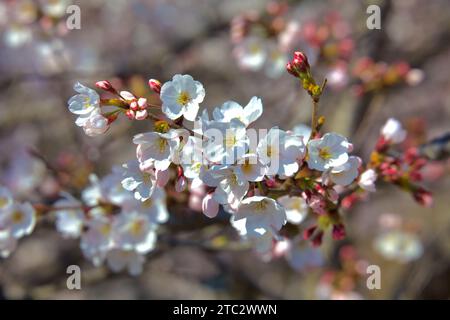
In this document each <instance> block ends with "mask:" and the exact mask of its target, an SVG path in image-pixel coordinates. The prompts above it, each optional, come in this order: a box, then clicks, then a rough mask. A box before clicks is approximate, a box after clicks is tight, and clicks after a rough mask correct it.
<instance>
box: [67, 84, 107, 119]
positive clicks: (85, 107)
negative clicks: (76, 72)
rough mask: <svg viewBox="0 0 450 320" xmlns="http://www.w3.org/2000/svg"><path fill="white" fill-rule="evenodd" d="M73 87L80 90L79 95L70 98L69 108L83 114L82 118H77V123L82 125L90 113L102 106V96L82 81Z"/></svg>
mask: <svg viewBox="0 0 450 320" xmlns="http://www.w3.org/2000/svg"><path fill="white" fill-rule="evenodd" d="M73 89H74V90H75V91H76V92H78V94H77V95H75V96H73V97H72V98H70V99H69V101H68V105H69V110H70V112H72V113H73V114H76V115H79V116H83V117H82V119H80V120H78V119H77V125H78V126H82V125H83V124H84V123H85V122H86V121H87V120H88V118H89V115H90V114H91V113H92V112H93V111H94V110H97V109H99V108H100V96H99V95H98V93H97V92H96V91H95V90H93V89H91V88H88V87H85V86H84V85H82V84H81V83H79V82H77V83H75V85H74V87H73Z"/></svg>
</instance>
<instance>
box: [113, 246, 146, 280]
mask: <svg viewBox="0 0 450 320" xmlns="http://www.w3.org/2000/svg"><path fill="white" fill-rule="evenodd" d="M144 262H145V258H144V256H143V255H142V254H140V253H138V252H136V251H134V250H121V249H112V250H110V251H108V253H107V255H106V263H107V265H108V267H109V268H110V269H111V270H112V271H113V272H121V271H122V270H125V269H126V270H127V271H128V273H129V274H130V275H132V276H137V275H140V274H141V273H142V269H143V264H144Z"/></svg>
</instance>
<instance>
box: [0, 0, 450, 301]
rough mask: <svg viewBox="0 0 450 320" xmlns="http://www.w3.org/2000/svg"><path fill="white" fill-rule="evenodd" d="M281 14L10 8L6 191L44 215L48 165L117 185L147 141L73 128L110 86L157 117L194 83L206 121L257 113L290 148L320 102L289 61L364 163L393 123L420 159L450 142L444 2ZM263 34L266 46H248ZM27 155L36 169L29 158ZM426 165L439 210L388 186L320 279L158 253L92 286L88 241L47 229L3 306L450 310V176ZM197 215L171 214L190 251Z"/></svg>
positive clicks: (202, 8) (309, 8)
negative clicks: (222, 114)
mask: <svg viewBox="0 0 450 320" xmlns="http://www.w3.org/2000/svg"><path fill="white" fill-rule="evenodd" d="M71 4H76V5H78V6H79V7H80V9H81V29H79V30H76V29H75V30H69V29H67V26H66V19H67V18H68V17H69V14H66V8H67V7H68V6H69V5H71ZM275 4H276V2H275ZM371 4H377V5H379V7H380V8H381V29H380V30H369V29H368V28H367V25H366V20H367V18H368V17H369V14H368V13H366V9H367V7H368V6H369V5H371ZM279 5H280V3H278V6H277V5H274V3H273V2H269V1H265V0H247V1H239V0H227V1H219V0H165V1H164V0H128V1H125V0H108V1H106V0H91V1H87V0H86V1H81V0H79V1H76V0H75V1H70V0H42V1H38V0H35V1H27V0H24V1H21V0H16V1H14V0H2V1H1V2H0V39H1V42H0V181H1V182H2V184H5V185H7V186H8V187H9V188H10V189H11V190H13V191H14V194H15V195H17V197H19V198H21V199H28V200H31V201H39V200H40V199H42V197H43V195H44V196H45V195H49V194H52V193H53V192H54V190H53V188H54V186H53V183H52V179H51V178H48V174H47V173H46V172H47V171H48V170H47V169H49V167H51V164H64V166H65V167H66V168H69V169H67V174H66V176H65V178H66V179H67V180H70V181H69V182H68V183H70V185H71V187H72V188H73V189H74V190H76V189H77V188H78V189H79V188H82V187H83V186H85V185H86V183H87V173H89V172H95V173H96V174H98V175H99V176H102V175H105V174H107V173H108V172H110V170H111V167H112V166H114V165H120V164H121V163H123V162H126V161H127V160H129V159H132V158H133V157H134V156H135V155H134V153H135V146H134V145H133V144H132V143H131V138H132V136H133V135H134V134H136V133H138V132H143V131H145V130H149V125H148V124H146V123H143V122H139V123H136V122H131V121H128V120H127V119H125V118H122V119H120V121H117V122H115V123H114V126H112V128H111V129H110V131H108V134H106V135H104V136H101V137H95V138H90V137H87V136H86V135H85V134H84V133H83V132H82V130H81V129H80V128H78V127H76V126H75V125H74V117H73V115H72V114H71V113H70V112H68V110H67V100H68V99H69V98H70V97H71V96H72V95H73V94H74V91H73V89H72V87H73V84H74V83H75V82H76V81H80V82H81V83H83V84H85V85H87V86H89V87H94V83H95V82H96V81H98V80H104V79H108V80H111V81H113V82H114V83H115V85H117V86H118V87H120V88H121V89H123V90H129V91H131V92H133V93H135V94H136V95H137V96H147V97H148V98H149V99H152V93H151V91H150V89H149V88H148V86H147V81H148V79H149V78H156V79H159V80H160V81H161V82H165V81H167V80H169V79H171V77H172V76H173V75H174V74H176V73H180V74H186V73H187V74H191V75H192V76H193V77H194V78H195V79H196V80H199V81H200V82H202V83H203V85H204V87H205V88H206V99H205V101H204V102H203V104H202V106H203V107H207V108H208V109H210V110H211V109H212V108H214V107H216V106H219V105H221V104H222V103H223V102H225V101H227V100H235V101H237V102H239V103H240V104H242V105H245V104H246V103H247V102H248V101H249V100H250V98H251V97H252V96H259V97H261V98H262V99H263V104H264V113H263V116H262V117H261V118H260V119H259V120H258V121H257V123H256V127H260V128H271V127H273V126H279V127H280V128H282V129H285V130H290V129H292V128H293V127H295V126H296V125H298V124H302V123H303V124H308V122H309V117H310V112H311V109H310V101H309V97H308V96H307V95H306V93H305V92H303V91H302V90H300V88H299V86H298V83H297V81H296V80H295V79H294V78H293V77H292V76H291V75H289V74H288V73H287V72H279V71H280V70H282V69H284V65H285V62H287V59H290V57H291V53H292V52H293V51H294V50H303V51H305V52H307V53H308V56H309V58H310V62H311V64H312V70H313V73H314V75H315V77H316V79H322V78H323V77H325V76H326V77H328V79H329V86H328V89H327V90H326V92H325V95H324V97H323V99H322V100H321V104H320V111H321V114H323V115H325V116H326V123H325V128H324V130H325V131H335V132H338V133H340V134H343V135H346V136H348V137H349V140H350V141H352V142H353V143H354V145H355V153H357V154H359V155H360V156H361V157H362V158H363V160H364V161H367V160H368V157H369V155H370V152H371V150H372V149H373V148H374V145H375V143H376V140H377V137H378V134H379V130H380V127H381V126H382V125H383V124H384V123H385V121H386V120H387V119H388V118H389V117H395V118H397V119H398V120H400V121H401V122H402V123H403V124H404V126H405V127H406V128H407V129H408V131H409V132H410V133H411V137H412V139H415V141H418V142H419V143H420V144H424V143H427V142H428V141H431V140H432V139H434V138H438V137H441V136H442V135H444V134H445V133H446V132H448V131H449V129H450V127H449V123H450V77H449V74H450V64H449V61H450V3H449V2H448V1H447V0H431V1H419V0H396V1H375V0H373V1H344V0H330V1H288V2H283V3H281V6H282V7H281V8H280V7H279ZM283 6H286V7H283ZM283 8H284V9H283ZM260 20H261V21H264V23H262V24H261V25H263V27H261V28H263V29H264V30H262V31H261V30H256V31H255V30H252V31H248V25H249V24H250V25H251V24H252V23H254V22H255V21H260ZM267 24H268V25H269V27H267ZM268 30H269V31H270V32H269V31H268ZM283 37H284V38H283ZM249 39H250V40H249ZM255 39H256V40H255ZM252 41H255V43H256V44H257V45H256V46H255V44H254V43H253V44H252V43H250V44H249V42H252ZM274 46H276V48H275V49H274V50H272V49H273V48H274ZM262 47H264V48H269V49H267V52H268V53H265V57H264V58H261V56H258V54H261V48H262ZM264 50H265V49H264ZM275 53H276V54H275ZM263 55H264V54H263ZM247 58H248V59H247ZM271 58H273V61H274V62H273V64H270V63H272V62H270V61H269V60H270V59H271ZM252 59H253V60H252ZM255 60H256V62H255ZM260 60H264V62H261V61H260ZM249 61H250V62H249ZM377 63H379V64H377ZM269 64H270V65H269ZM280 66H281V67H280ZM380 74H381V75H382V76H380ZM380 77H381V78H382V80H380V79H381V78H380ZM30 148H32V149H33V150H35V151H36V152H38V154H39V157H37V158H36V156H35V157H32V156H30V154H29V152H28V150H29V149H30ZM39 158H40V159H39ZM431 158H433V160H432V161H430V162H429V164H428V165H427V166H426V168H425V172H424V179H425V185H426V186H427V188H428V189H430V190H431V191H432V192H433V195H434V205H433V206H432V207H431V208H423V207H420V206H419V205H418V204H416V203H415V202H414V201H413V200H411V197H410V195H408V194H406V193H404V192H402V191H400V190H398V189H395V188H393V187H389V186H383V185H380V186H378V192H377V193H375V194H371V195H370V197H368V199H366V201H364V202H360V203H358V204H357V205H356V206H354V207H353V208H352V209H351V210H348V211H347V212H346V213H345V221H346V224H347V233H348V236H347V239H346V240H344V241H340V242H333V241H325V243H324V244H323V246H322V247H321V248H320V252H321V256H322V258H321V259H320V263H319V262H318V263H311V264H313V265H309V264H310V262H309V261H308V259H309V258H308V256H307V255H306V254H300V256H295V257H293V256H291V257H290V258H289V259H281V258H279V259H272V261H263V259H261V257H258V256H257V255H256V254H254V253H252V252H251V251H248V250H237V249H233V248H231V249H227V250H225V249H219V250H214V249H211V248H210V247H208V248H206V247H202V246H200V245H196V242H189V241H175V242H169V243H161V245H160V247H159V248H158V250H156V251H155V252H153V253H150V254H149V255H148V258H147V262H146V264H145V269H144V272H143V274H142V275H140V276H139V277H135V278H134V277H131V276H129V275H127V274H125V273H123V274H113V273H111V272H109V271H108V270H107V269H106V268H95V267H94V266H92V265H91V264H90V263H89V262H88V261H86V260H84V259H83V257H82V254H81V251H80V249H79V241H78V240H65V239H62V238H61V237H60V236H59V235H58V234H57V232H56V231H55V230H54V226H53V223H52V221H50V220H49V221H47V220H45V221H42V223H40V224H39V225H38V226H37V228H36V230H35V231H34V233H33V234H32V235H31V236H29V237H26V238H24V239H22V240H21V241H20V244H19V246H18V248H17V250H16V251H15V252H14V253H13V254H12V255H11V257H9V258H8V259H2V260H0V297H1V298H5V299H21V298H31V299H166V298H175V299H241V298H247V299H264V298H272V299H329V298H333V299H347V298H354V299H357V298H362V299H429V298H440V299H448V298H449V297H450V263H449V262H450V212H449V209H450V206H449V204H450V202H449V199H448V194H449V190H450V179H449V175H448V173H449V161H448V160H447V158H446V157H442V156H434V155H432V156H431ZM43 160H44V161H43ZM184 210H185V209H184V207H183V206H180V205H177V204H176V203H175V204H172V205H169V212H170V213H171V214H172V213H173V214H174V215H177V216H180V217H184V219H185V220H182V221H181V222H183V221H185V222H186V224H189V226H188V227H186V228H184V229H183V228H180V229H181V230H180V231H177V232H179V233H180V235H181V237H185V238H192V237H193V234H194V236H195V233H198V232H200V231H198V229H197V228H196V227H195V226H191V225H192V224H195V223H193V222H192V221H194V222H195V221H198V220H200V221H201V222H199V223H200V224H202V225H205V221H204V219H203V218H202V217H200V218H199V217H196V216H195V213H192V212H185V211H184ZM198 215H199V216H200V215H201V213H198ZM181 222H180V223H179V224H180V225H182V223H181ZM206 225H208V224H207V223H206ZM186 229H187V230H186ZM389 233H391V234H390V235H391V238H389V237H386V235H387V234H389ZM398 233H402V234H407V235H408V237H407V238H406V239H407V240H404V243H402V245H399V247H398V248H397V249H396V250H397V251H395V250H394V251H395V252H394V253H392V250H391V251H389V248H388V249H386V247H389V245H390V242H389V241H390V240H392V237H395V235H396V234H397V235H398ZM383 236H384V238H383ZM380 243H381V244H380ZM158 245H159V244H158ZM402 246H404V247H402ZM383 248H384V249H383ZM386 252H389V253H386ZM70 264H78V265H80V267H81V270H82V274H83V280H82V290H79V291H77V290H75V291H70V290H68V289H67V288H66V279H67V274H66V268H67V266H68V265H70ZM369 264H376V265H379V266H380V268H381V274H382V278H381V279H382V280H381V289H380V290H368V289H367V287H366V279H367V275H366V273H365V266H367V265H369Z"/></svg>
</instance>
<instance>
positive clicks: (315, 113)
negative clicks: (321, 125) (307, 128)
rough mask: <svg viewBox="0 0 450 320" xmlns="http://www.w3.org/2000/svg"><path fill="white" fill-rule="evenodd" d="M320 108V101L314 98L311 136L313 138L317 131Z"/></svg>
mask: <svg viewBox="0 0 450 320" xmlns="http://www.w3.org/2000/svg"><path fill="white" fill-rule="evenodd" d="M318 108H319V103H318V101H316V100H313V107H312V113H311V136H310V137H309V139H313V138H314V137H315V135H316V133H317V109H318Z"/></svg>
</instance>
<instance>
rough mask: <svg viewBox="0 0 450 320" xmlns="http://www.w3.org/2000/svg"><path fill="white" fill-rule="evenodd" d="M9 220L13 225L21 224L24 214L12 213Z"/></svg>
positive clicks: (19, 212)
mask: <svg viewBox="0 0 450 320" xmlns="http://www.w3.org/2000/svg"><path fill="white" fill-rule="evenodd" d="M11 219H12V221H13V223H21V222H22V221H23V220H24V214H23V212H21V211H14V212H13V214H12V216H11Z"/></svg>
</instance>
